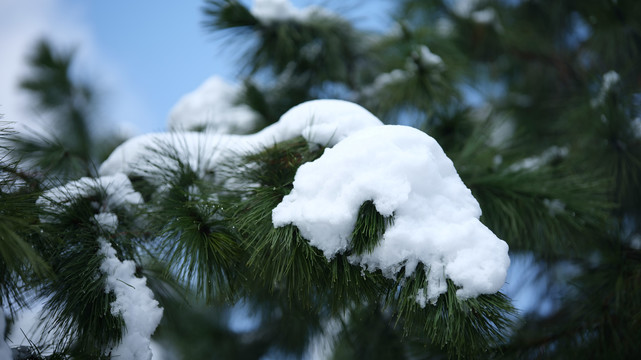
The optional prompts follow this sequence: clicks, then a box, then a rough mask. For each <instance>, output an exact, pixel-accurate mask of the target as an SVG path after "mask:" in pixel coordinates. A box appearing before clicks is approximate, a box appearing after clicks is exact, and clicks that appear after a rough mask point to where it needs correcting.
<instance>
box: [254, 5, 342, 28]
mask: <svg viewBox="0 0 641 360" xmlns="http://www.w3.org/2000/svg"><path fill="white" fill-rule="evenodd" d="M249 11H250V12H251V13H252V15H254V17H255V18H257V19H258V20H260V21H261V22H263V23H267V24H269V23H272V22H276V21H289V20H293V21H300V22H303V21H306V20H308V19H309V18H310V17H312V16H318V15H322V16H334V15H333V14H332V13H331V12H329V11H328V10H326V9H323V8H321V7H319V6H308V7H306V8H304V9H299V8H297V7H295V6H294V5H293V4H292V3H291V2H290V1H289V0H254V3H253V6H252V7H251V9H250V10H249Z"/></svg>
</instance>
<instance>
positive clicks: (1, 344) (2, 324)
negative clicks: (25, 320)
mask: <svg viewBox="0 0 641 360" xmlns="http://www.w3.org/2000/svg"><path fill="white" fill-rule="evenodd" d="M0 310H1V308H0ZM6 325H7V324H6V318H5V314H4V311H0V359H7V360H8V359H11V357H12V355H11V348H9V345H8V344H7V343H6V342H5V341H4V333H5V330H6Z"/></svg>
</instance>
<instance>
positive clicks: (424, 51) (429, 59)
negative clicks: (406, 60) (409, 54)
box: [418, 45, 444, 67]
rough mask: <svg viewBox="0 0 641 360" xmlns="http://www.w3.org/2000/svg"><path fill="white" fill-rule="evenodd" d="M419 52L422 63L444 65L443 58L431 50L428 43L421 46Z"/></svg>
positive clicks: (426, 65) (424, 64)
mask: <svg viewBox="0 0 641 360" xmlns="http://www.w3.org/2000/svg"><path fill="white" fill-rule="evenodd" d="M418 54H419V59H420V62H421V65H423V66H425V67H430V66H443V65H444V64H443V59H441V57H440V56H438V55H436V54H434V53H433V52H431V51H430V48H428V47H427V46H426V45H421V46H419V48H418Z"/></svg>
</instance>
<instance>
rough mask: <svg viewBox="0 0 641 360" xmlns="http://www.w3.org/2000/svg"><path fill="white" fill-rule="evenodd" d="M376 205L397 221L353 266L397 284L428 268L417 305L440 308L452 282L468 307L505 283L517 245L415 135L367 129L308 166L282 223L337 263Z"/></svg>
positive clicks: (443, 159)
mask: <svg viewBox="0 0 641 360" xmlns="http://www.w3.org/2000/svg"><path fill="white" fill-rule="evenodd" d="M370 200H371V201H373V203H374V205H375V207H376V210H377V211H378V212H379V213H380V214H381V215H383V216H393V217H394V222H393V224H392V225H390V226H388V228H387V229H386V231H385V233H384V235H383V237H382V239H381V241H380V243H379V244H378V246H377V247H376V248H374V249H373V251H372V252H371V253H365V254H361V255H351V256H350V261H351V262H352V263H354V264H359V265H360V266H362V267H363V268H365V269H367V270H370V271H375V270H377V269H380V270H381V271H382V272H383V274H384V275H385V276H388V277H390V278H394V277H395V276H396V275H397V274H398V273H399V272H400V271H401V269H402V268H403V267H404V268H405V275H406V276H409V275H410V274H411V273H413V272H414V271H415V269H416V267H417V265H418V264H419V262H420V263H422V264H423V265H424V266H425V271H426V275H427V278H428V286H427V289H425V291H424V293H421V294H418V297H417V300H420V301H421V302H422V303H425V302H426V301H428V302H430V303H435V302H436V300H437V299H438V297H439V295H441V294H443V293H445V292H446V291H447V282H446V279H451V280H452V281H453V282H454V284H456V285H457V286H458V287H459V289H458V290H457V296H458V297H459V298H461V299H466V298H470V297H475V296H477V295H480V294H490V293H495V292H497V291H498V290H499V289H500V288H501V286H502V285H503V284H504V282H505V277H506V274H507V268H508V266H509V264H510V259H509V257H508V246H507V244H506V243H505V242H504V241H502V240H500V239H499V238H497V237H496V235H494V234H493V233H492V232H491V231H490V230H489V229H488V228H486V227H485V226H484V225H483V224H482V223H481V222H480V221H479V217H480V216H481V209H480V206H479V204H478V202H477V201H476V199H475V198H474V197H473V196H472V193H471V191H470V190H469V189H468V188H467V187H466V186H465V185H464V184H463V182H462V181H461V179H460V177H459V176H458V174H457V172H456V169H455V168H454V165H453V163H452V161H451V160H450V159H449V158H447V156H446V155H445V153H444V152H443V150H442V149H441V147H440V146H439V145H438V143H437V142H436V141H435V140H434V139H433V138H431V137H430V136H429V135H427V134H425V133H424V132H422V131H420V130H417V129H414V128H411V127H406V126H393V125H385V126H376V127H368V128H365V129H363V130H361V131H358V132H356V133H354V134H352V135H350V136H348V137H347V138H345V139H344V140H343V141H341V142H339V143H338V144H336V145H335V146H334V147H333V148H328V149H326V150H325V152H324V153H323V155H322V156H321V157H320V158H319V159H317V160H315V161H313V162H309V163H305V164H303V165H301V166H300V167H299V169H298V171H297V172H296V176H295V180H294V188H293V190H292V191H291V192H290V193H289V194H288V195H287V196H285V197H284V198H283V200H282V202H281V203H280V204H278V206H277V207H276V208H275V209H274V210H273V212H272V221H273V224H274V226H275V227H281V226H286V225H289V224H293V225H295V226H296V227H298V229H299V230H300V232H301V235H302V236H303V237H304V238H306V239H307V240H309V242H310V244H311V245H312V246H314V247H316V248H318V249H320V250H321V251H323V254H324V255H325V256H326V257H327V258H328V259H331V258H332V257H333V256H335V255H336V254H340V253H343V252H345V251H346V250H348V249H349V248H350V236H351V233H352V230H353V229H354V225H355V223H356V219H357V216H358V212H359V209H360V206H361V205H362V204H363V203H364V202H366V201H370Z"/></svg>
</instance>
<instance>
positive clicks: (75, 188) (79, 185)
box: [36, 174, 143, 221]
mask: <svg viewBox="0 0 641 360" xmlns="http://www.w3.org/2000/svg"><path fill="white" fill-rule="evenodd" d="M97 195H104V198H103V199H102V201H103V202H102V203H97V202H96V203H94V204H92V205H93V206H94V207H95V208H96V210H98V212H101V213H105V212H110V211H112V210H114V209H116V208H119V207H124V208H125V209H130V208H131V207H132V206H133V205H136V204H141V203H142V202H143V199H142V196H141V195H140V194H139V193H138V192H136V191H135V190H134V188H133V186H132V185H131V182H130V181H129V178H127V176H125V175H124V174H114V175H112V176H102V177H99V178H89V177H84V178H80V179H79V180H76V181H71V182H69V183H67V184H65V185H62V186H58V187H55V188H52V189H49V190H47V191H45V192H44V193H43V194H42V196H40V197H39V198H38V200H37V201H36V203H37V204H38V205H40V206H41V207H42V208H43V209H45V210H48V211H51V212H60V211H64V208H65V206H66V205H69V204H70V203H71V202H73V201H74V200H76V199H79V198H88V197H92V196H97ZM96 220H98V221H100V219H96ZM43 221H47V219H46V218H43Z"/></svg>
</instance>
